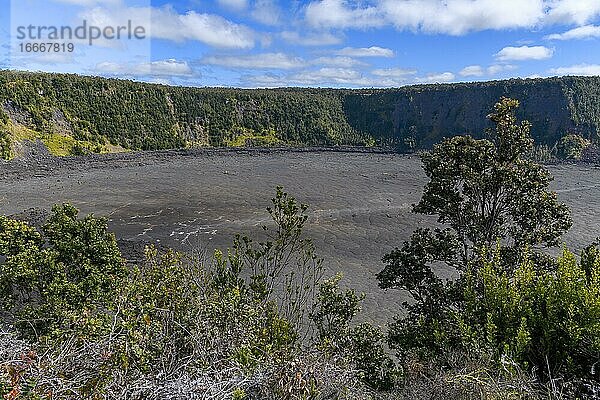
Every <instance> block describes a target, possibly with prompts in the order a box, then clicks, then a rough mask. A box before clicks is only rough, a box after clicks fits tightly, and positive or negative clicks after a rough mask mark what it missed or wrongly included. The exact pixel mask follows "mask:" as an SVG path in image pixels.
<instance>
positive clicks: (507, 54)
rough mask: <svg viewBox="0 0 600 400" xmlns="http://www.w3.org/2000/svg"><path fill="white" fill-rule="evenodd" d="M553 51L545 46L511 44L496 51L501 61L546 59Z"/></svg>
mask: <svg viewBox="0 0 600 400" xmlns="http://www.w3.org/2000/svg"><path fill="white" fill-rule="evenodd" d="M553 53H554V51H553V50H552V49H549V48H547V47H544V46H521V47H510V46H509V47H505V48H503V49H502V50H500V51H499V52H498V53H496V58H497V59H498V60H500V61H524V60H545V59H547V58H550V57H552V54H553Z"/></svg>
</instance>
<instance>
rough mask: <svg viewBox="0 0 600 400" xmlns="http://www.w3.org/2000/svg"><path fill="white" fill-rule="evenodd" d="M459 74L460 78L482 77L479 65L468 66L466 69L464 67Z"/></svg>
mask: <svg viewBox="0 0 600 400" xmlns="http://www.w3.org/2000/svg"><path fill="white" fill-rule="evenodd" d="M459 74H460V75H461V76H483V75H484V71H483V68H482V67H481V65H469V66H468V67H464V68H463V69H462V70H461V71H460V72H459Z"/></svg>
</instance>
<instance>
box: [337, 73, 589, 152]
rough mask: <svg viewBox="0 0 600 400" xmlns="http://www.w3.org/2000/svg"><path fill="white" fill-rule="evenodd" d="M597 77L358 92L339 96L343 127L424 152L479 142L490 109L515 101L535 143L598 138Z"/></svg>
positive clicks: (487, 124)
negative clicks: (569, 136) (455, 142)
mask: <svg viewBox="0 0 600 400" xmlns="http://www.w3.org/2000/svg"><path fill="white" fill-rule="evenodd" d="M599 87H600V77H588V78H583V77H564V78H550V79H535V80H509V81H495V82H484V83H465V84H449V85H426V86H412V87H406V88H400V89H388V90H360V91H354V92H348V93H347V94H346V96H345V97H344V111H345V114H346V116H347V118H348V122H349V123H350V125H351V126H352V127H354V128H355V129H357V130H360V131H363V132H366V133H369V134H370V135H372V136H374V137H381V138H385V139H387V140H388V141H389V142H395V143H398V144H399V145H400V147H403V146H406V145H407V144H410V143H414V144H415V145H416V146H417V147H429V146H431V145H432V144H434V143H436V142H439V141H440V140H441V139H442V138H443V137H448V136H453V135H457V134H463V133H466V134H470V135H472V136H475V137H483V136H484V135H485V130H486V128H488V127H489V126H490V125H489V123H488V121H487V119H486V116H487V115H488V114H489V113H490V111H491V108H492V106H493V104H494V103H495V102H496V101H497V100H498V99H499V98H500V97H501V96H507V97H512V98H516V99H518V100H520V102H521V107H520V110H519V117H520V118H522V119H527V120H529V121H530V122H531V123H532V125H533V126H532V134H533V136H534V137H535V139H536V140H537V141H538V142H539V143H546V144H550V145H552V144H554V143H555V142H556V141H557V140H558V139H559V138H560V137H562V136H563V135H564V134H566V133H579V134H581V135H583V136H585V137H586V138H589V139H592V140H595V141H598V139H599V138H600V95H599V92H600V90H599Z"/></svg>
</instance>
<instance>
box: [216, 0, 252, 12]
mask: <svg viewBox="0 0 600 400" xmlns="http://www.w3.org/2000/svg"><path fill="white" fill-rule="evenodd" d="M217 2H218V3H219V5H220V6H222V7H225V8H229V9H232V10H236V11H242V10H245V9H246V8H247V7H248V0H217Z"/></svg>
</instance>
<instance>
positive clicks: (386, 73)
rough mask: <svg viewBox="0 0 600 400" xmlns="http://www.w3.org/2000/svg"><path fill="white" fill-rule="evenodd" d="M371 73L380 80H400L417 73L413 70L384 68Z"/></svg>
mask: <svg viewBox="0 0 600 400" xmlns="http://www.w3.org/2000/svg"><path fill="white" fill-rule="evenodd" d="M371 73H372V74H373V75H375V76H379V77H382V78H400V79H404V78H406V77H407V76H409V75H414V74H416V73H417V71H416V70H414V69H404V68H386V69H375V70H373V71H371Z"/></svg>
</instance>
